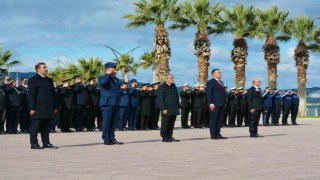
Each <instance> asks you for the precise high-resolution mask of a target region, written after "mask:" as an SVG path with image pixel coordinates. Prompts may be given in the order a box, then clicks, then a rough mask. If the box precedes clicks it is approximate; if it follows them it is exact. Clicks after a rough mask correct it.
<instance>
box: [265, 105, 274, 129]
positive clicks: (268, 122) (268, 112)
mask: <svg viewBox="0 0 320 180" xmlns="http://www.w3.org/2000/svg"><path fill="white" fill-rule="evenodd" d="M271 111H272V107H265V108H263V125H268V124H270V121H269V119H270V115H271Z"/></svg>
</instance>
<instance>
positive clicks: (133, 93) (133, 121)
mask: <svg viewBox="0 0 320 180" xmlns="http://www.w3.org/2000/svg"><path fill="white" fill-rule="evenodd" d="M128 92H129V95H130V104H129V115H128V116H129V117H128V119H129V130H135V129H136V128H137V120H138V111H139V106H140V93H139V91H138V90H137V89H136V88H133V87H131V88H129V90H128Z"/></svg>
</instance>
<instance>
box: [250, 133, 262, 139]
mask: <svg viewBox="0 0 320 180" xmlns="http://www.w3.org/2000/svg"><path fill="white" fill-rule="evenodd" d="M250 137H252V138H261V137H263V136H260V135H259V134H253V135H250Z"/></svg>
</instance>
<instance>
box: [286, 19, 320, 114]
mask: <svg viewBox="0 0 320 180" xmlns="http://www.w3.org/2000/svg"><path fill="white" fill-rule="evenodd" d="M291 31H292V36H293V37H295V39H297V40H298V42H299V43H298V46H297V47H296V49H295V50H294V55H295V61H296V66H297V73H298V95H299V97H300V105H299V115H300V116H305V115H307V104H306V85H307V68H308V65H309V50H310V51H319V49H320V45H319V42H318V41H319V39H320V28H317V26H316V25H315V24H314V19H312V18H311V17H309V16H299V17H297V18H295V19H294V23H293V24H292V26H291Z"/></svg>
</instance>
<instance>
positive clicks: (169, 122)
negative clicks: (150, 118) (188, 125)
mask: <svg viewBox="0 0 320 180" xmlns="http://www.w3.org/2000/svg"><path fill="white" fill-rule="evenodd" d="M176 118H177V116H162V119H161V130H160V135H161V137H162V139H170V138H172V135H173V129H174V124H175V122H176Z"/></svg>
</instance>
